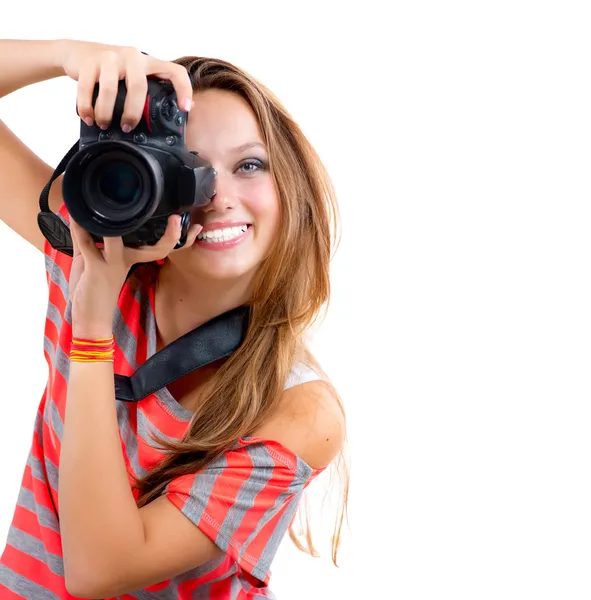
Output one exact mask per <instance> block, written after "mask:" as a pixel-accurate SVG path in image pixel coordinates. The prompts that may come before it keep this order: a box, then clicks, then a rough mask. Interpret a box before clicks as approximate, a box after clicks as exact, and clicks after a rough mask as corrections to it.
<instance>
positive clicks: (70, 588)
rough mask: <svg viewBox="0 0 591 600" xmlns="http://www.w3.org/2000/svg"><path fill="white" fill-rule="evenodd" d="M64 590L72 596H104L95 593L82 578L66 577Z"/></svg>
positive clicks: (97, 597)
mask: <svg viewBox="0 0 591 600" xmlns="http://www.w3.org/2000/svg"><path fill="white" fill-rule="evenodd" d="M66 591H67V592H68V594H70V596H73V597H74V598H88V599H92V600H94V599H99V598H104V596H101V595H100V594H98V593H96V592H95V591H94V590H93V589H92V587H91V586H90V585H88V583H87V582H86V581H84V580H80V581H79V580H77V579H74V580H72V579H71V578H67V577H66Z"/></svg>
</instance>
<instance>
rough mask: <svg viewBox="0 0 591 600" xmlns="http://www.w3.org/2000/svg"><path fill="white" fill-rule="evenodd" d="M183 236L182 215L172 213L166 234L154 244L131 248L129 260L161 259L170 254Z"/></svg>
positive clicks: (133, 261)
mask: <svg viewBox="0 0 591 600" xmlns="http://www.w3.org/2000/svg"><path fill="white" fill-rule="evenodd" d="M180 237H181V217H180V215H171V216H170V217H169V218H168V223H167V225H166V230H165V232H164V235H163V236H162V237H161V238H160V239H159V240H158V242H157V243H156V244H154V245H153V246H142V247H141V248H134V249H129V254H128V257H129V260H130V261H131V262H132V263H136V262H148V261H152V260H160V259H162V258H165V257H166V256H168V255H169V254H170V253H171V252H172V250H173V249H174V247H175V246H176V245H177V243H178V241H179V239H180Z"/></svg>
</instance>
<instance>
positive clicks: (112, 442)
mask: <svg viewBox="0 0 591 600" xmlns="http://www.w3.org/2000/svg"><path fill="white" fill-rule="evenodd" d="M59 513H60V528H61V534H62V545H63V554H64V570H65V573H66V577H67V578H69V579H70V582H72V581H76V580H78V581H80V579H83V578H88V576H89V574H92V573H105V572H110V569H111V566H112V565H113V564H121V561H122V560H123V559H124V557H125V554H126V552H127V551H128V549H129V548H133V547H136V548H137V547H139V545H140V543H143V541H144V539H145V538H144V528H143V522H142V520H141V517H140V514H139V509H138V508H137V505H136V503H135V500H134V498H133V495H132V492H131V487H130V483H129V478H128V474H127V470H126V467H125V462H124V458H123V452H122V448H121V441H120V437H119V429H118V425H117V411H116V401H115V393H114V385H113V366H112V363H106V362H103V363H100V362H97V363H78V362H71V363H70V376H69V382H68V396H67V402H66V417H65V425H64V434H63V439H62V447H61V454H60V466H59Z"/></svg>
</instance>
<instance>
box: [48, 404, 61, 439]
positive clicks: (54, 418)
mask: <svg viewBox="0 0 591 600" xmlns="http://www.w3.org/2000/svg"><path fill="white" fill-rule="evenodd" d="M49 417H50V419H51V420H50V422H49V423H48V425H49V427H51V428H52V429H53V431H54V433H55V435H56V436H57V438H58V440H60V442H61V440H62V436H63V434H64V422H63V420H62V416H61V415H60V412H59V410H58V408H57V405H56V403H55V402H52V403H51V407H50V415H49Z"/></svg>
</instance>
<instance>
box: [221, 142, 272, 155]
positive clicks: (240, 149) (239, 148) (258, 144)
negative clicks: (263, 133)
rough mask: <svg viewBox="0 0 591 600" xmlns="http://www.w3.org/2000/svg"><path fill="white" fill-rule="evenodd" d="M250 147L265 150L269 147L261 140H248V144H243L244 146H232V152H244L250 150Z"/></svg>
mask: <svg viewBox="0 0 591 600" xmlns="http://www.w3.org/2000/svg"><path fill="white" fill-rule="evenodd" d="M249 148H262V149H263V150H266V149H267V148H266V147H265V144H263V143H261V142H246V144H242V146H236V148H232V149H231V150H230V152H232V153H238V152H244V150H248V149H249Z"/></svg>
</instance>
